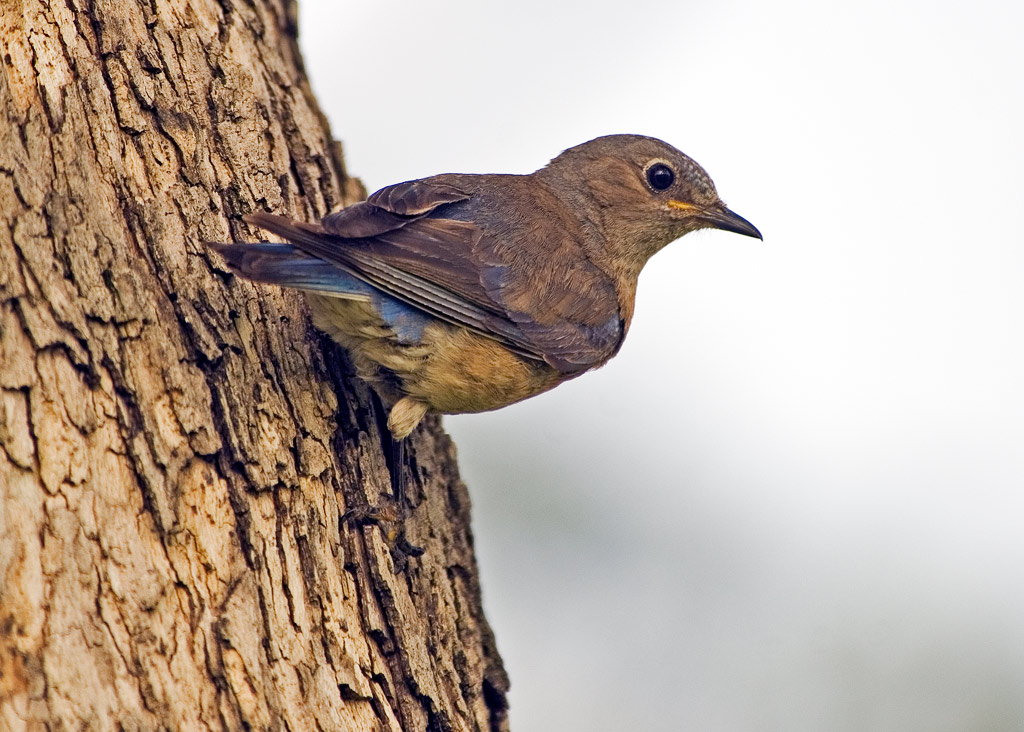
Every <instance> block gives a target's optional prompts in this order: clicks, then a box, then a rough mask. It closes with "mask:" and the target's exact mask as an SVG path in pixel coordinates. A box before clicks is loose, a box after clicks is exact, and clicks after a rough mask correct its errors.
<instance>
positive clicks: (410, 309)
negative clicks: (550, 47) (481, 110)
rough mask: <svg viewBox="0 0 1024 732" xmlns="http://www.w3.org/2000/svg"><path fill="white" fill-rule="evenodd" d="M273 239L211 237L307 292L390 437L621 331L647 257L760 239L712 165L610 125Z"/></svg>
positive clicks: (571, 373) (539, 383)
mask: <svg viewBox="0 0 1024 732" xmlns="http://www.w3.org/2000/svg"><path fill="white" fill-rule="evenodd" d="M245 220H246V221H247V222H249V223H250V224H253V225H255V226H258V227H260V228H262V229H265V230H267V231H270V232H272V233H273V234H275V235H277V236H278V237H280V238H282V239H284V240H285V242H287V243H268V242H260V243H247V244H211V246H212V247H213V248H214V249H216V251H218V252H220V254H221V255H222V256H223V257H224V259H225V260H226V261H227V264H228V266H229V267H230V269H231V270H232V271H233V272H235V273H236V274H238V275H239V276H241V277H244V278H246V279H249V280H253V281H255V282H263V283H269V284H274V285H280V286H283V287H292V288H296V289H299V290H303V291H304V292H305V293H306V295H307V298H308V300H309V304H310V310H311V312H312V315H313V322H314V324H315V325H316V326H317V327H318V328H320V329H321V330H323V331H324V332H326V333H327V334H328V335H330V337H331V338H333V339H334V340H335V341H337V342H338V343H340V344H341V345H342V346H343V347H344V348H345V349H347V350H348V352H349V353H350V354H351V357H352V360H353V363H354V365H355V367H356V370H357V372H358V374H359V375H360V376H361V377H362V378H363V379H364V380H366V381H368V382H370V383H371V384H372V385H373V386H374V388H375V389H376V390H377V392H378V393H379V394H380V395H381V397H382V399H383V400H384V401H385V402H386V403H387V404H388V405H389V406H390V412H389V417H388V427H389V429H390V431H391V433H392V435H393V436H394V438H395V440H398V441H400V440H402V439H403V438H405V437H406V436H407V435H408V434H409V433H410V432H412V430H413V429H414V428H415V427H416V425H417V424H419V422H420V420H421V419H422V418H423V417H424V415H426V414H427V413H428V412H437V413H442V414H458V413H466V412H484V411H488V410H491V409H498V408H500V407H504V406H506V405H508V404H512V403H514V402H518V401H521V400H523V399H527V398H528V397H532V396H535V395H537V394H540V393H542V392H545V391H547V390H549V389H551V388H553V387H555V386H557V385H558V384H561V383H562V382H564V381H567V380H568V379H572V378H575V377H577V376H579V375H581V374H583V373H584V372H586V371H589V370H591V369H595V368H597V367H599V366H601V365H602V364H604V363H605V362H607V361H608V360H609V359H610V358H611V357H612V356H614V355H615V354H616V353H617V352H618V350H619V348H620V347H621V346H622V342H623V339H624V338H625V336H626V332H627V331H628V330H629V325H630V322H631V321H632V318H633V306H634V302H635V296H636V288H637V278H638V276H639V274H640V270H641V269H643V267H644V265H645V264H646V263H647V260H648V259H650V258H651V256H653V255H654V254H655V253H656V252H658V251H659V250H660V249H662V248H663V247H664V246H666V245H667V244H669V243H670V242H672V241H674V240H675V239H678V238H679V237H681V236H683V235H685V234H688V233H690V232H691V231H696V230H698V229H707V228H712V229H723V230H725V231H731V232H735V233H737V234H743V235H745V236H752V237H756V238H758V239H760V238H761V234H760V232H759V231H758V230H757V229H756V228H755V227H754V226H753V225H752V224H751V223H750V222H749V221H747V220H746V219H744V218H743V217H741V216H739V215H737V214H735V213H733V212H732V211H730V210H729V209H728V208H726V206H725V204H724V203H722V200H721V199H720V198H719V197H718V193H717V192H716V191H715V186H714V184H713V183H712V182H711V178H710V177H708V174H707V173H706V172H705V171H704V169H703V168H701V167H700V166H699V165H698V164H697V163H696V162H694V161H693V160H692V159H690V158H689V157H687V156H686V155H684V154H683V153H681V152H680V151H679V150H676V149H675V148H674V147H672V146H670V145H668V144H666V143H664V142H662V141H661V140H657V139H654V138H651V137H643V136H639V135H610V136H607V137H599V138H597V139H595V140H591V141H589V142H585V143H583V144H581V145H577V146H576V147H573V148H570V149H568V150H566V151H565V152H563V153H562V154H561V155H559V156H558V157H556V158H555V159H554V160H552V161H551V162H550V163H549V164H548V165H546V166H545V167H543V168H541V169H540V170H538V171H537V172H535V173H531V174H529V175H467V174H456V173H448V174H444V175H435V176H431V177H429V178H422V179H420V180H412V181H407V182H405V183H398V184H396V185H392V186H388V187H387V188H382V189H381V190H379V191H377V192H376V193H374V194H373V195H372V196H370V197H369V199H368V200H366V201H363V202H361V203H356V204H353V205H351V206H348V207H346V208H343V209H341V210H339V211H336V212H334V213H331V214H329V215H328V216H326V217H324V218H323V219H322V220H321V221H320V222H319V223H304V222H301V221H296V220H294V219H291V218H287V217H284V216H276V215H272V214H269V213H254V214H250V215H249V216H247V217H245Z"/></svg>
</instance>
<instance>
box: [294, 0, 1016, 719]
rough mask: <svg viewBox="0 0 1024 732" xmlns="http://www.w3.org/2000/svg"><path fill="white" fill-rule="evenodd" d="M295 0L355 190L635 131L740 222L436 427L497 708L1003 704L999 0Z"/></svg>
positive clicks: (542, 712) (574, 713)
mask: <svg viewBox="0 0 1024 732" xmlns="http://www.w3.org/2000/svg"><path fill="white" fill-rule="evenodd" d="M300 7H301V13H302V15H301V42H302V45H303V49H304V53H305V58H306V62H307V64H308V70H309V73H310V76H311V78H312V82H313V86H314V89H315V91H316V93H317V95H318V96H319V99H320V102H321V104H322V105H323V108H324V110H325V112H326V113H327V114H328V116H329V117H330V120H331V123H332V126H333V129H334V134H335V135H336V136H338V137H339V138H340V139H341V140H342V141H343V143H344V147H345V157H346V160H347V163H348V166H349V170H350V171H351V172H352V174H354V175H357V176H360V177H361V178H362V179H363V181H364V182H365V183H366V185H367V187H368V188H369V190H371V191H372V190H375V189H376V188H379V187H382V186H384V185H387V184H390V183H395V182H398V181H401V180H406V179H410V178H417V177H421V176H425V175H431V174H434V173H440V172H513V173H526V172H530V171H532V170H534V169H536V168H538V167H540V166H541V165H543V164H545V163H546V162H547V161H548V160H549V159H550V158H551V157H553V156H554V155H556V154H557V153H558V152H560V151H561V150H562V149H564V148H566V147H569V146H572V145H575V144H577V143H579V142H583V141H584V140H587V139H590V138H592V137H595V136H598V135H603V134H608V133H617V132H634V133H642V134H648V135H654V136H657V137H660V138H662V139H664V140H666V141H668V142H670V143H672V144H674V145H675V146H677V147H679V148H680V149H682V150H683V151H685V152H686V153H688V154H689V155H691V156H692V157H694V158H695V159H696V160H697V161H698V162H699V163H701V164H702V165H703V166H704V167H705V168H706V169H707V170H708V171H709V173H710V174H711V176H712V177H713V178H714V180H715V182H716V184H717V186H718V189H719V192H720V193H721V195H722V197H723V198H724V199H725V200H726V202H727V203H728V204H729V205H730V207H731V208H733V209H734V210H735V211H737V212H739V213H740V214H742V215H743V216H745V217H747V218H748V219H750V220H751V221H752V222H754V224H756V225H757V226H758V227H759V228H760V229H761V231H762V232H763V233H764V238H765V241H764V243H763V244H762V243H761V242H758V241H756V240H753V239H747V238H743V237H740V236H736V235H732V234H727V233H722V232H701V233H698V234H693V235H690V236H687V237H686V238H685V239H683V240H680V241H678V242H676V243H674V244H673V245H671V246H669V247H668V248H667V249H666V250H664V251H663V252H662V253H660V254H659V255H658V256H657V257H655V259H654V260H653V261H652V262H651V263H650V264H649V265H648V267H647V269H646V270H645V272H644V274H643V276H642V277H641V280H640V292H639V298H638V302H637V308H636V317H635V319H634V321H633V326H632V330H631V332H630V334H629V338H628V339H627V341H626V344H625V346H624V347H623V349H622V351H621V352H620V354H619V355H618V357H617V358H616V359H615V360H613V361H612V362H611V363H610V364H609V365H608V366H606V367H605V368H603V369H601V370H600V371H597V372H595V373H592V374H589V375H587V376H585V377H583V378H581V379H579V380H577V381H574V382H570V383H569V384H566V385H564V386H562V387H560V388H559V389H557V390H555V391H554V392H551V393H550V394H547V395H544V396H541V397H539V398H537V399H534V400H532V401H528V402H525V403H523V404H520V405H517V406H514V407H511V408H508V409H505V410H503V411H500V412H495V413H491V414H485V415H472V416H463V417H452V418H446V419H445V426H446V428H447V429H448V430H449V431H450V432H451V433H452V435H453V436H454V438H455V440H456V442H457V444H458V446H459V456H460V463H461V468H462V472H463V476H464V477H465V479H466V481H467V482H468V483H469V486H470V491H471V494H472V497H473V502H474V530H475V535H476V542H477V548H478V552H479V558H480V563H481V574H482V581H483V587H484V602H485V605H486V607H487V610H488V613H489V617H490V620H491V623H492V625H493V626H494V629H495V632H496V634H497V638H498V644H499V648H500V650H501V652H502V654H503V656H504V659H505V662H506V666H507V668H508V671H509V673H510V675H511V678H512V692H511V703H512V709H511V721H512V729H513V730H518V731H519V732H523V731H524V730H529V731H533V730H553V729H558V730H587V731H588V732H590V731H594V730H598V731H603V730H621V729H642V730H650V731H656V732H657V731H661V730H665V731H668V730H673V731H674V730H680V729H693V730H702V731H707V732H735V731H736V730H757V731H761V730H785V731H786V732H802V731H806V732H821V731H822V730H828V731H829V732H843V731H846V730H850V731H851V732H852V731H854V730H856V731H857V732H864V731H865V730H868V731H872V732H873V731H878V732H882V731H889V730H891V731H892V732H916V731H920V732H943V731H945V730H949V731H950V732H993V731H999V732H1001V731H1003V730H1006V731H1007V732H1010V731H1013V732H1020V731H1021V730H1024V385H1022V374H1024V345H1022V335H1024V333H1022V318H1024V288H1022V278H1024V246H1022V244H1024V232H1022V225H1021V218H1022V216H1021V211H1022V204H1024V175H1022V171H1024V142H1022V134H1021V131H1022V130H1024V81H1022V71H1024V42H1022V40H1021V38H1022V34H1024V5H1021V4H1020V3H1009V2H1001V3H1000V2H991V1H990V0H981V1H980V2H973V3H963V2H956V3H952V2H928V3H925V2H920V3H915V2H906V1H901V0H895V2H894V1H893V0H884V1H880V0H867V1H866V2H860V3H845V4H839V3H834V4H828V3H812V2H806V1H805V2H800V1H797V0H790V1H788V2H785V1H784V2H773V3H759V2H752V1H750V0H734V1H731V2H707V1H705V2H699V3H694V2H650V1H645V0H633V1H632V2H629V3H625V2H587V3H582V2H580V3H576V2H563V3H558V2H551V1H550V0H548V1H547V2H534V1H532V0H528V1H521V2H518V3H501V4H498V3H481V2H470V1H468V0H466V1H464V2H456V1H443V0H439V1H437V2H411V1H410V2H392V3H369V2H361V3H354V2H337V1H336V0H333V1H332V0H300Z"/></svg>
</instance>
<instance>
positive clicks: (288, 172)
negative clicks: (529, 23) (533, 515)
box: [0, 0, 507, 732]
mask: <svg viewBox="0 0 1024 732" xmlns="http://www.w3.org/2000/svg"><path fill="white" fill-rule="evenodd" d="M0 7H2V13H3V14H2V18H0V46H2V60H0V63H2V65H3V74H2V75H0V106H2V111H0V115H2V116H3V120H2V122H0V218H2V220H3V225H0V729H2V730H4V731H5V732H6V731H7V730H10V731H11V732H16V731H19V730H35V729H54V730H63V729H67V730H85V729H88V730H121V729H125V730H150V729H170V730H198V729H202V730H241V729H251V730H263V729H273V730H279V729H288V730H318V729H323V730H379V729H380V730H399V729H404V730H490V729H506V728H507V721H506V715H505V709H506V703H505V691H506V688H507V680H506V677H505V674H504V671H503V670H502V666H501V660H500V658H499V657H498V654H497V652H496V650H495V648H494V642H493V638H492V635H491V631H490V628H489V627H488V625H487V622H486V620H485V619H484V616H483V613H482V610H481V606H480V592H479V585H478V579H477V568H476V563H475V559H474V557H473V545H472V536H471V534H470V530H469V498H468V496H467V492H466V489H465V487H464V485H463V484H462V483H461V481H460V480H459V477H458V473H457V471H456V466H455V461H454V449H453V447H452V444H451V442H450V441H449V440H448V438H447V436H446V435H445V434H444V433H443V432H442V430H441V428H440V425H439V423H438V421H437V420H436V419H435V420H428V421H427V423H426V425H425V426H424V427H422V428H421V429H419V430H418V431H417V432H415V433H414V434H413V435H412V436H411V437H410V439H409V450H408V454H409V466H410V467H409V481H408V483H409V493H410V501H411V503H412V504H413V508H412V509H411V510H412V518H411V519H410V521H409V536H410V539H411V540H412V541H413V542H414V543H418V544H421V545H423V546H424V547H425V548H426V550H427V551H426V554H425V555H424V556H423V557H422V558H420V559H416V560H413V561H412V562H411V564H410V567H409V569H408V570H407V571H405V572H404V573H399V574H397V575H396V574H395V573H394V572H393V570H392V567H391V562H390V559H389V556H388V548H387V545H386V543H385V541H384V539H383V537H382V534H381V531H380V529H379V528H377V527H374V526H365V527H356V526H350V525H348V524H347V523H346V524H343V525H339V516H340V515H341V514H342V513H343V512H344V511H345V510H346V508H350V507H353V506H365V505H367V504H376V503H378V499H380V497H381V496H382V495H385V494H387V493H388V491H389V490H390V482H389V474H388V469H387V465H386V461H385V457H384V450H383V449H382V448H383V446H384V445H386V444H387V435H386V434H385V433H382V431H381V427H380V425H381V423H382V419H383V415H382V414H381V408H380V406H379V404H378V403H377V402H376V400H375V399H374V398H373V396H372V394H371V393H370V392H369V391H368V390H367V389H366V387H364V386H362V385H361V384H359V383H358V382H355V381H353V380H352V378H351V368H350V366H349V363H348V361H347V358H346V356H345V354H344V353H343V352H341V351H339V350H338V349H336V348H334V347H333V346H331V345H330V344H329V343H328V342H327V341H326V340H325V339H324V338H323V337H322V336H320V335H319V334H317V333H316V332H315V331H314V330H312V329H311V327H310V325H309V318H308V316H307V312H306V309H305V306H304V304H303V302H302V298H301V297H300V296H298V295H296V294H295V293H291V292H283V291H280V290H276V289H273V288H265V287H258V286H253V285H250V284H248V283H245V282H241V281H239V280H238V279H236V278H234V277H232V276H230V275H228V274H227V273H226V272H225V271H224V270H222V269H220V268H218V261H219V260H218V258H217V257H216V255H214V254H212V253H211V252H210V251H209V250H208V249H207V248H206V247H205V246H204V245H203V241H205V240H217V241H230V240H233V239H245V238H252V237H253V236H254V235H255V234H254V232H252V231H248V230H247V228H246V227H245V226H244V225H243V224H242V223H241V222H240V217H241V216H242V215H243V214H245V213H247V212H249V211H252V210H256V209H266V210H271V211H275V212H288V213H290V214H293V215H295V216H298V217H308V218H313V217H319V216H321V215H323V214H324V213H325V212H327V211H328V210H330V209H331V208H333V207H336V206H337V205H339V204H342V203H350V202H352V201H353V200H356V198H358V197H359V196H360V195H362V191H361V189H360V186H359V184H358V183H357V182H356V181H353V180H352V179H350V178H348V177H347V176H346V174H345V170H344V167H343V165H342V160H341V154H340V149H339V147H338V146H337V144H336V143H333V142H332V139H331V136H330V132H329V130H328V127H327V124H326V122H325V120H324V118H323V116H322V115H321V114H320V112H319V110H318V108H317V106H316V103H315V101H314V99H313V97H312V94H311V92H310V89H309V86H308V84H307V82H306V79H305V77H304V75H303V70H302V62H301V59H300V58H299V54H298V50H297V46H296V42H295V7H294V4H290V3H288V2H287V0H252V1H251V2H242V1H239V0H220V1H219V2H213V1H212V0H156V1H155V2H152V3H150V2H145V3H138V2H135V0H67V1H66V2H53V0H21V1H20V2H19V0H0Z"/></svg>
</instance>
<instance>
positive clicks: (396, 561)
mask: <svg viewBox="0 0 1024 732" xmlns="http://www.w3.org/2000/svg"><path fill="white" fill-rule="evenodd" d="M407 518H408V515H407V511H406V510H405V509H404V506H402V507H396V506H393V505H390V506H360V507H359V508H352V509H349V510H348V511H346V512H345V513H344V514H342V516H341V521H342V522H343V523H345V522H348V523H352V524H356V525H365V524H374V525H376V526H378V527H379V528H380V530H381V533H383V534H384V541H385V543H386V544H387V545H388V549H389V550H390V552H391V563H392V564H393V565H394V569H395V574H400V573H401V572H404V571H405V568H406V567H408V566H409V557H420V556H423V553H424V551H425V549H424V548H423V547H421V546H417V545H416V544H413V543H412V542H411V541H409V537H408V536H407V535H406V533H405V522H406V519H407Z"/></svg>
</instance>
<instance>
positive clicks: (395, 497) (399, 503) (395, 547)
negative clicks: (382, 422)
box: [341, 430, 424, 573]
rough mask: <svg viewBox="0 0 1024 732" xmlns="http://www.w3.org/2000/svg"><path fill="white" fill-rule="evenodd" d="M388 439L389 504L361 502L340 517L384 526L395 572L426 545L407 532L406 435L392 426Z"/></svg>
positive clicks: (419, 553)
mask: <svg viewBox="0 0 1024 732" xmlns="http://www.w3.org/2000/svg"><path fill="white" fill-rule="evenodd" d="M384 432H385V433H386V434H387V436H388V437H387V439H388V440H389V445H388V455H387V457H388V460H387V461H386V463H387V468H388V476H389V477H390V479H391V491H392V496H391V501H390V503H391V504H392V505H391V506H389V507H382V506H359V507H356V508H351V509H349V510H348V511H346V512H345V513H344V514H343V515H342V517H341V521H342V522H346V521H352V522H356V523H374V524H377V525H378V526H380V527H381V529H382V531H383V532H384V537H385V540H386V541H387V544H388V546H389V547H390V549H391V560H392V562H393V564H394V568H395V572H396V573H399V572H402V571H403V570H404V569H405V567H406V566H407V565H408V560H409V557H418V556H421V555H422V554H423V552H424V550H423V547H420V546H417V545H415V544H413V543H412V542H410V541H409V539H408V537H407V536H406V533H405V522H406V520H407V519H408V518H409V513H410V512H409V506H408V503H407V502H406V489H405V486H406V475H405V462H406V447H405V439H404V438H403V439H396V438H395V437H394V436H393V435H392V434H391V432H390V431H389V430H384Z"/></svg>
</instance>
